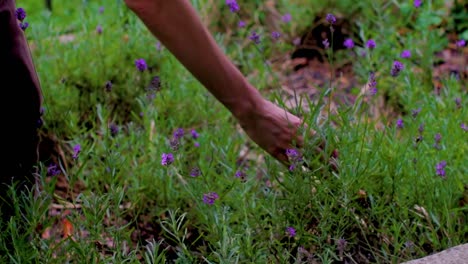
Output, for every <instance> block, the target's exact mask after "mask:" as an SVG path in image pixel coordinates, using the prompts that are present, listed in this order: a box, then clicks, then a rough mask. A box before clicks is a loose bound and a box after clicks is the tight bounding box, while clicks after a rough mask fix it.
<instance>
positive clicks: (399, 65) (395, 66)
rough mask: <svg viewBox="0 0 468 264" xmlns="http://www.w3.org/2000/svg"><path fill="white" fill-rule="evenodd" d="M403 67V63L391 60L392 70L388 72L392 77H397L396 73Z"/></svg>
mask: <svg viewBox="0 0 468 264" xmlns="http://www.w3.org/2000/svg"><path fill="white" fill-rule="evenodd" d="M404 67H405V66H404V65H403V63H401V62H400V61H397V60H396V61H394V62H393V66H392V70H391V72H390V74H391V75H392V76H393V77H397V76H398V74H400V72H401V71H402V70H403V68H404Z"/></svg>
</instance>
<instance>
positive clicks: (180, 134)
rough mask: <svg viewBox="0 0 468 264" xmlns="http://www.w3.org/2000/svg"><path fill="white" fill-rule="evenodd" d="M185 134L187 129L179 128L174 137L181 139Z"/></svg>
mask: <svg viewBox="0 0 468 264" xmlns="http://www.w3.org/2000/svg"><path fill="white" fill-rule="evenodd" d="M184 134H185V131H184V129H183V128H178V129H177V130H176V131H175V132H174V137H175V138H177V139H181V138H182V137H183V136H184Z"/></svg>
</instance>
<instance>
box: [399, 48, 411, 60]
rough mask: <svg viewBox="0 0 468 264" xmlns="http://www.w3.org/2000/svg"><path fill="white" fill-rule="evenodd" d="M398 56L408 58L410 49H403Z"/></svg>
mask: <svg viewBox="0 0 468 264" xmlns="http://www.w3.org/2000/svg"><path fill="white" fill-rule="evenodd" d="M400 57H401V58H402V59H408V58H410V57H411V51H410V50H404V51H402V52H401V54H400Z"/></svg>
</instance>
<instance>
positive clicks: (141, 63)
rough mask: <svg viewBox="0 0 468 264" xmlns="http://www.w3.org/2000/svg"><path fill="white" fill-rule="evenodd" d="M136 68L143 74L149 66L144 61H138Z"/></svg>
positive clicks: (136, 61)
mask: <svg viewBox="0 0 468 264" xmlns="http://www.w3.org/2000/svg"><path fill="white" fill-rule="evenodd" d="M135 66H136V68H137V69H138V70H139V71H141V72H143V71H145V70H146V69H147V68H148V65H147V64H146V61H145V60H144V59H136V60H135Z"/></svg>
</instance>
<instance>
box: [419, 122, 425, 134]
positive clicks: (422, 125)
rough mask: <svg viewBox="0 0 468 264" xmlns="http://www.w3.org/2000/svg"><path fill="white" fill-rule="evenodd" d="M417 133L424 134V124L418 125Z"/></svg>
mask: <svg viewBox="0 0 468 264" xmlns="http://www.w3.org/2000/svg"><path fill="white" fill-rule="evenodd" d="M418 132H419V134H422V133H423V132H424V124H420V125H419V127H418Z"/></svg>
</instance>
